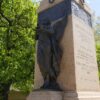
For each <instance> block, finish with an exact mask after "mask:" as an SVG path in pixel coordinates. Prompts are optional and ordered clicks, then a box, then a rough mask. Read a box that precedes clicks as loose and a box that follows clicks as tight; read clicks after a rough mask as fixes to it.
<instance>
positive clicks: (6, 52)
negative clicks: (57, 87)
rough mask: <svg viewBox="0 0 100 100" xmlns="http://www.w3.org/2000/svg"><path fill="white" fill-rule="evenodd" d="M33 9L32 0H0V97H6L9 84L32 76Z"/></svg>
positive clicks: (20, 82) (26, 79) (23, 80)
mask: <svg viewBox="0 0 100 100" xmlns="http://www.w3.org/2000/svg"><path fill="white" fill-rule="evenodd" d="M36 9H37V4H36V3H32V1H31V0H0V100H8V93H9V90H10V87H11V85H12V84H17V83H18V84H24V86H25V85H26V86H27V84H29V83H30V80H32V78H33V70H34V53H35V49H34V46H35V40H34V36H35V32H34V31H33V30H34V28H35V27H36V24H37V23H36V22H37V13H36Z"/></svg>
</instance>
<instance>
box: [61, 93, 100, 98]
mask: <svg viewBox="0 0 100 100" xmlns="http://www.w3.org/2000/svg"><path fill="white" fill-rule="evenodd" d="M63 100H100V92H76V93H75V92H65V93H64V99H63Z"/></svg>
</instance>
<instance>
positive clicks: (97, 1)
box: [86, 0, 100, 16]
mask: <svg viewBox="0 0 100 100" xmlns="http://www.w3.org/2000/svg"><path fill="white" fill-rule="evenodd" d="M86 1H87V2H88V4H89V5H90V7H91V8H92V10H93V11H95V14H96V16H100V0H86Z"/></svg>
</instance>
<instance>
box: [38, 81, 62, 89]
mask: <svg viewBox="0 0 100 100" xmlns="http://www.w3.org/2000/svg"><path fill="white" fill-rule="evenodd" d="M40 89H42V90H52V91H62V90H61V88H60V86H59V85H58V83H56V82H50V83H48V82H47V83H46V82H45V83H44V85H43V86H42V87H41V88H40Z"/></svg>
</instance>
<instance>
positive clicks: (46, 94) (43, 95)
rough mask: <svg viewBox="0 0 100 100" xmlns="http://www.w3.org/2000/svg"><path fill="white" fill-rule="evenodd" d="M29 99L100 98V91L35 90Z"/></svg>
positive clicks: (98, 99)
mask: <svg viewBox="0 0 100 100" xmlns="http://www.w3.org/2000/svg"><path fill="white" fill-rule="evenodd" d="M27 100H100V92H57V91H42V90H41V91H34V92H32V93H31V94H30V95H29V96H28V97H27Z"/></svg>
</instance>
